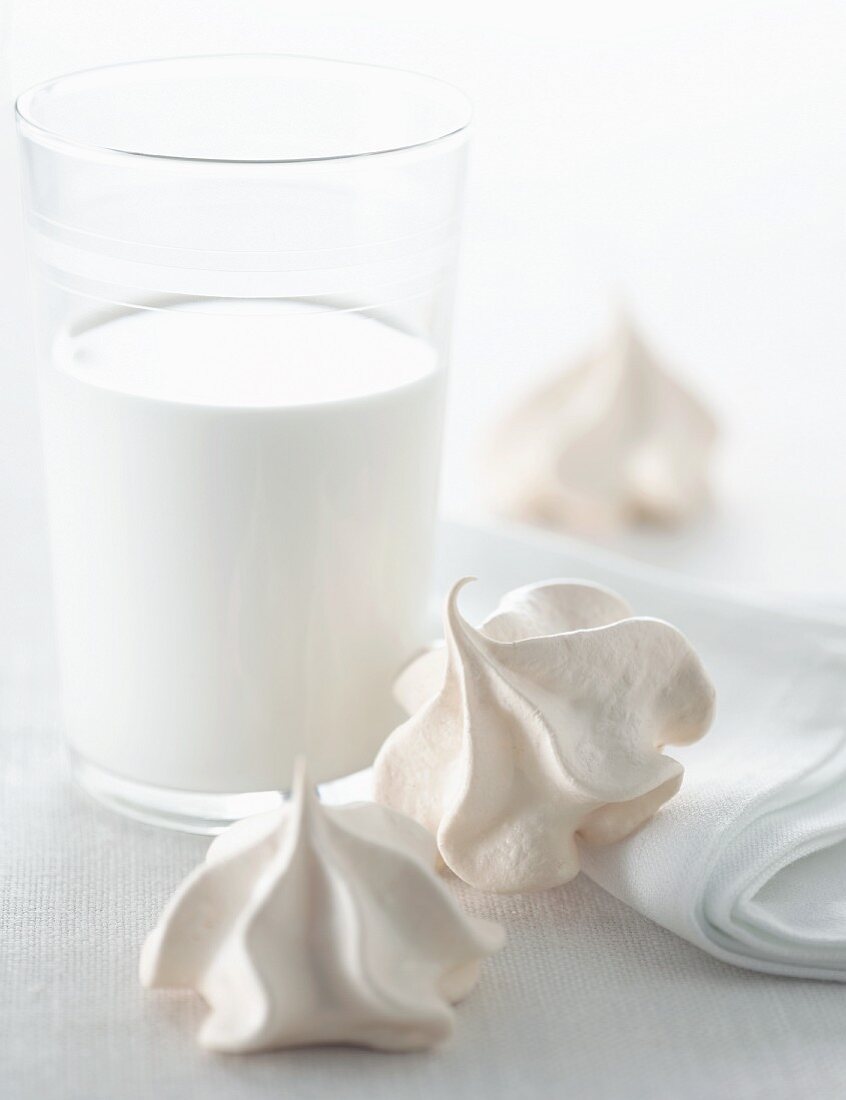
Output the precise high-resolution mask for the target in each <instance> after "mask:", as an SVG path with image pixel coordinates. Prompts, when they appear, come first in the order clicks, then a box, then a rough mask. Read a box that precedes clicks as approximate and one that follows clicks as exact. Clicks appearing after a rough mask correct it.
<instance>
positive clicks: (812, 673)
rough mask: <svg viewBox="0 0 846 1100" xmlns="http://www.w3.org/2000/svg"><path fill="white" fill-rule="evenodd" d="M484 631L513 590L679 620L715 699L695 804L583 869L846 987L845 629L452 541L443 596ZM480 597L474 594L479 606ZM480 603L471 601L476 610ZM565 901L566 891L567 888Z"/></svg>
mask: <svg viewBox="0 0 846 1100" xmlns="http://www.w3.org/2000/svg"><path fill="white" fill-rule="evenodd" d="M468 574H469V575H475V576H478V577H479V579H480V583H479V584H478V585H471V586H468V587H467V589H466V590H465V593H463V594H462V609H463V610H464V613H465V614H466V615H467V617H468V618H470V619H471V621H473V620H476V621H478V620H481V618H482V617H483V616H484V615H485V614H487V613H488V612H489V611H490V610H492V608H493V607H494V606H495V604H496V603H497V601H498V599H499V597H500V596H501V595H502V593H504V592H505V591H507V590H508V589H510V588H514V587H517V586H518V585H522V584H526V583H529V582H530V581H537V580H542V579H545V578H552V577H562V578H563V577H569V578H577V577H580V578H587V579H589V580H592V581H598V582H600V583H602V584H606V585H608V586H610V587H611V588H613V589H615V590H617V591H618V592H620V594H621V595H623V596H625V598H626V599H628V600H629V601H630V603H631V604H632V605H633V607H634V610H635V613H636V614H643V615H654V616H656V617H659V618H663V619H667V620H668V621H669V622H672V623H673V624H674V625H676V626H678V627H679V628H680V629H681V630H683V631H684V632H685V633H686V634H687V636H688V637H689V638H690V640H691V642H692V643H693V644H694V645H695V646H696V648H697V650H698V651H699V653H700V656H701V657H702V659H703V661H704V663H705V666H706V668H707V669H708V671H709V673H710V675H711V677H712V679H713V680H714V683H715V684H716V687H717V718H716V721H715V723H714V727H713V729H712V730H711V732H710V733H709V734H708V735H707V736H706V737H705V738H704V739H703V740H702V741H701V742H699V743H698V744H696V745H693V746H690V747H688V748H684V749H676V748H670V749H669V752H670V753H671V755H673V756H676V757H677V758H678V759H679V760H681V762H682V763H683V764H684V766H685V769H686V773H685V781H684V785H683V786H682V790H681V792H680V793H679V794H678V795H677V796H676V797H675V798H674V799H673V800H672V801H671V802H670V803H668V804H667V805H666V806H665V807H663V809H662V810H661V811H660V812H659V813H658V815H657V816H656V817H655V818H654V819H653V820H652V821H651V822H650V823H649V824H647V825H646V826H645V827H644V828H643V829H642V830H641V831H640V832H639V833H637V834H635V835H634V836H632V837H630V838H629V839H628V840H626V841H623V842H622V843H620V844H616V845H612V846H610V847H607V848H591V847H588V846H587V845H582V856H583V868H584V870H585V872H586V873H587V874H588V875H589V876H590V877H591V878H592V879H594V880H595V881H596V882H597V883H599V884H600V885H601V886H603V887H604V888H605V889H606V890H608V891H609V892H610V893H612V894H614V895H615V896H616V897H618V898H620V899H621V900H622V901H624V902H626V903H627V904H629V905H631V906H632V907H633V908H635V909H637V910H639V911H640V912H641V913H643V914H644V915H645V916H648V917H650V918H651V919H652V920H654V921H657V922H658V923H659V924H662V925H664V927H666V928H669V929H671V930H672V931H673V932H676V933H677V934H678V935H680V936H683V937H684V938H685V939H687V940H690V941H691V942H692V943H694V944H696V945H698V946H699V947H701V948H703V949H704V950H705V951H708V952H709V953H710V954H712V955H715V956H717V957H718V958H721V959H724V960H726V961H728V962H731V963H735V964H737V965H739V966H744V967H748V968H750V969H753V970H763V971H768V972H770V973H775V974H785V975H793V976H801V977H814V978H831V979H836V980H839V981H846V622H840V621H837V619H836V618H832V619H825V618H822V617H820V616H819V615H818V614H817V615H811V614H808V615H803V614H797V613H795V612H794V611H790V612H782V611H777V610H773V609H771V608H768V607H764V606H756V605H754V604H751V603H748V602H744V601H741V600H739V599H735V598H733V597H731V596H728V595H726V594H724V593H721V592H719V591H714V590H712V589H710V588H706V587H704V586H698V585H695V584H693V583H690V582H687V581H685V580H684V579H682V578H679V577H676V576H673V575H671V574H667V573H663V572H659V571H657V570H651V569H648V568H646V567H641V566H639V565H636V564H634V563H630V562H628V561H626V560H624V559H621V558H616V557H614V556H612V555H608V554H602V553H599V552H598V551H595V550H594V549H592V548H588V547H586V546H584V545H583V544H580V543H577V542H575V541H573V540H568V539H563V538H559V537H557V536H545V535H534V534H529V535H524V534H522V533H520V534H516V533H514V532H513V531H512V532H511V533H506V532H503V531H501V530H499V531H493V530H487V531H485V530H482V529H474V528H468V527H459V526H455V525H451V526H449V527H448V529H447V531H446V535H445V539H444V543H443V547H442V553H441V561H440V566H439V588H440V589H441V590H443V589H445V588H446V586H447V585H448V584H449V583H450V582H452V581H453V580H455V579H456V578H457V577H459V576H462V575H468ZM474 589H475V592H474ZM465 595H466V599H465ZM564 889H566V887H564Z"/></svg>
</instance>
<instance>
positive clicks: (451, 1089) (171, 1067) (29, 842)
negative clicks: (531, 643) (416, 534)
mask: <svg viewBox="0 0 846 1100" xmlns="http://www.w3.org/2000/svg"><path fill="white" fill-rule="evenodd" d="M444 536H445V537H444V547H445V554H446V558H447V561H448V564H447V566H446V569H447V570H449V571H452V569H453V568H454V566H455V563H456V562H457V561H458V559H462V560H464V559H466V558H467V557H468V555H469V556H472V557H479V558H483V557H484V554H485V546H486V543H485V538H486V536H483V535H477V534H474V533H473V532H470V531H467V530H461V529H457V528H449V529H446V530H445V532H444ZM552 545H553V544H551V543H547V546H546V549H545V551H544V553H545V554H546V555H549V554H550V553H554V550H550V546H552ZM518 552H519V551H518V550H517V549H515V554H516V553H518ZM13 553H14V551H13V550H12V549H11V548H9V549H8V550H7V553H6V559H7V561H8V563H9V564H10V565H11V563H12V559H11V557H10V555H12V554H13ZM33 561H34V563H35V564H34V566H33V569H32V573H31V580H32V585H33V588H32V589H31V590H30V591H29V592H28V593H27V592H22V591H21V589H20V579H21V577H22V576H23V573H24V570H23V569H22V566H21V562H20V561H17V562H16V563H15V564H16V569H14V570H11V571H10V572H8V575H12V574H14V575H15V576H16V577H17V583H16V590H15V592H14V593H13V592H10V591H9V590H8V586H5V587H3V588H2V595H3V598H4V599H5V600H6V604H5V606H6V607H8V608H9V609H10V612H11V618H10V619H7V622H12V621H14V623H15V630H14V631H12V630H10V629H3V630H2V634H1V635H0V690H1V691H2V694H0V753H2V790H0V829H1V830H2V831H1V832H0V836H2V846H0V1095H2V1096H3V1097H7V1096H8V1097H9V1098H10V1100H11V1098H14V1100H17V1098H19V1097H20V1098H27V1100H29V1098H30V1097H38V1098H39V1100H57V1098H63V1100H64V1098H71V1097H72V1098H78V1100H134V1098H136V1097H137V1098H139V1100H140V1098H142V1097H143V1098H145V1100H147V1098H150V1097H155V1100H169V1098H173V1100H186V1098H187V1097H191V1096H202V1097H203V1098H204V1100H223V1098H232V1100H241V1098H252V1097H268V1098H270V1097H274V1098H276V1097H280V1096H291V1097H297V1098H300V1097H318V1096H320V1097H323V1096H333V1095H337V1096H343V1097H345V1098H346V1097H358V1096H361V1097H366V1098H367V1100H381V1098H384V1100H404V1098H406V1097H408V1098H417V1097H421V1098H422V1097H426V1098H429V1097H445V1098H447V1100H452V1098H456V1100H464V1098H475V1097H480V1098H481V1097H486V1098H495V1097H500V1096H501V1097H507V1098H509V1100H514V1098H520V1097H555V1096H569V1097H573V1098H577V1100H593V1098H618V1097H619V1098H627V1100H628V1098H640V1097H643V1098H652V1097H654V1098H656V1100H659V1098H660V1100H664V1098H672V1100H686V1098H691V1100H692V1098H703V1100H704V1098H709V1100H711V1098H713V1097H727V1098H731V1100H743V1098H752V1097H761V1098H764V1097H766V1098H767V1100H779V1098H785V1100H787V1098H791V1100H792V1098H805V1097H811V1096H813V1097H814V1100H827V1098H829V1097H830V1098H832V1100H833V1098H835V1097H842V1096H843V1095H846V1042H844V1038H843V1036H844V1033H846V991H844V989H843V987H842V986H836V985H833V984H829V983H825V982H813V981H796V980H789V979H780V978H771V977H766V976H762V975H758V974H753V973H750V972H747V971H742V970H738V969H735V968H733V967H731V966H728V965H726V964H723V963H720V962H717V961H715V960H714V959H712V958H710V957H708V956H706V955H704V954H703V953H702V952H700V951H698V950H697V949H696V948H694V947H692V946H691V945H689V944H688V943H686V942H684V941H682V940H680V939H678V938H677V937H676V936H674V935H673V934H672V933H670V932H667V931H665V930H664V929H662V928H659V927H658V926H656V925H654V924H652V923H651V922H649V921H648V920H646V919H644V918H643V917H641V916H639V915H638V914H637V913H635V912H633V911H632V910H630V909H627V908H626V907H625V906H624V905H622V904H621V903H620V902H618V901H616V900H615V899H614V898H612V897H610V895H608V894H606V893H604V892H603V891H602V890H601V889H600V888H598V887H597V886H594V885H593V884H592V883H591V882H589V881H587V880H586V879H585V878H584V876H582V877H580V878H579V879H577V880H576V881H575V882H573V883H571V884H569V885H568V886H565V887H562V888H561V889H558V890H553V891H549V892H547V893H544V894H538V895H533V896H527V897H503V898H496V897H488V896H483V895H479V894H474V893H473V892H472V891H466V892H464V893H463V895H462V898H463V902H464V904H466V906H467V908H468V909H470V910H472V911H474V912H477V913H479V914H483V915H485V916H489V917H493V918H495V919H497V920H499V921H501V922H502V923H503V924H504V925H505V926H506V928H507V931H508V937H509V938H508V943H507V946H506V948H505V950H504V951H503V952H502V953H501V954H500V955H499V956H498V957H496V958H495V959H493V960H491V961H490V962H489V963H487V964H486V966H485V970H484V973H483V977H482V981H481V982H480V984H479V986H478V988H477V990H476V991H475V992H474V993H473V994H472V995H471V997H470V998H469V999H468V1000H467V1001H466V1002H465V1003H464V1004H463V1005H461V1006H460V1007H459V1010H458V1019H459V1024H458V1029H457V1033H456V1035H455V1037H454V1039H453V1041H452V1042H451V1043H450V1044H449V1045H448V1046H446V1047H444V1048H442V1049H440V1050H437V1051H434V1052H431V1053H427V1054H420V1055H380V1054H373V1053H368V1052H364V1051H357V1050H341V1049H337V1050H310V1051H297V1052H284V1053H279V1054H273V1055H262V1056H258V1057H244V1058H239V1057H234V1058H233V1057H225V1056H215V1055H210V1054H208V1053H205V1052H202V1051H200V1050H199V1049H198V1048H197V1047H195V1045H194V1042H193V1032H194V1030H195V1029H196V1027H197V1024H198V1020H199V1019H200V1015H201V1013H202V1011H203V1010H202V1006H201V1005H200V1004H199V1002H198V1001H197V1000H196V999H195V998H193V997H191V996H188V995H183V994H176V993H174V994H168V993H164V994H162V993H157V994H151V993H148V992H144V991H142V990H141V988H140V987H139V985H138V982H137V978H136V964H137V957H138V949H139V946H140V943H141V940H142V938H143V936H144V934H145V933H146V931H147V930H148V929H149V928H150V926H151V924H152V922H153V921H154V919H155V917H156V914H157V913H158V911H159V909H160V907H161V905H162V903H163V902H164V900H165V899H166V898H167V896H168V895H169V894H170V892H171V891H172V889H173V887H174V886H175V885H176V883H177V882H178V881H179V880H180V879H181V878H182V876H183V875H184V874H185V873H186V872H187V871H188V870H189V869H190V868H191V867H192V866H193V865H194V864H195V863H196V862H197V860H198V859H199V857H200V856H201V854H202V852H203V850H204V847H205V843H206V842H205V841H203V840H201V839H197V838H194V837H188V836H181V835H176V834H169V833H166V832H161V831H158V830H156V829H152V828H147V827H144V826H141V825H137V824H134V823H132V822H130V821H125V820H123V819H121V818H119V817H116V816H114V815H112V814H110V813H108V812H107V811H105V810H102V809H100V808H99V807H98V806H96V805H94V804H93V803H91V802H89V801H88V800H87V799H86V798H85V796H83V795H81V794H80V793H78V792H77V791H76V790H75V789H74V788H72V787H71V785H70V784H69V782H68V779H67V776H66V773H65V770H64V764H63V759H62V755H61V750H60V746H59V739H58V732H57V729H58V722H57V716H56V700H55V691H54V687H53V682H54V678H53V675H52V672H51V665H50V661H49V657H48V650H47V648H46V643H45V638H44V635H43V632H42V631H43V628H44V625H45V623H46V614H45V615H42V614H41V613H40V611H38V608H39V607H40V606H41V590H40V587H39V586H43V576H42V571H41V565H42V560H41V558H40V557H39V555H38V554H35V555H34V556H33ZM450 562H451V563H452V564H449V563H450ZM0 564H2V563H0ZM544 564H545V565H546V564H548V563H547V562H546V561H545V562H544ZM560 571H562V572H563V571H566V559H565V558H564V557H563V555H562V566H561V570H560ZM24 608H29V614H26V615H24V614H23V609H24Z"/></svg>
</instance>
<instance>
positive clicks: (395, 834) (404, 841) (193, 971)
mask: <svg viewBox="0 0 846 1100" xmlns="http://www.w3.org/2000/svg"><path fill="white" fill-rule="evenodd" d="M436 858H437V852H436V847H435V843H434V841H433V840H432V837H431V836H430V835H429V834H428V833H427V832H426V831H425V830H424V829H422V828H421V827H420V826H419V825H418V824H417V823H416V822H414V821H411V820H409V819H408V818H407V817H405V816H403V815H402V814H400V813H397V812H395V811H393V810H391V809H388V808H386V807H384V806H379V805H376V804H375V803H370V802H366V803H365V802H362V803H354V804H350V805H344V806H323V805H321V803H320V802H319V800H318V798H317V795H316V792H315V791H314V790H313V788H312V787H311V786H310V785H309V783H308V782H307V779H306V776H305V769H304V766H302V765H300V767H299V769H298V774H297V778H296V783H295V789H294V792H293V795H292V799H291V801H290V802H288V803H286V805H285V806H283V807H282V808H281V809H279V810H274V811H271V812H270V813H266V814H260V815H258V816H256V817H253V818H247V819H245V820H244V821H241V822H238V823H237V824H235V825H233V826H231V827H230V828H229V829H228V830H227V831H226V832H224V833H222V834H221V835H220V836H219V837H218V838H217V839H216V840H215V841H214V842H213V843H212V845H211V847H210V848H209V851H208V854H207V857H206V861H205V863H204V864H203V865H201V866H200V867H199V868H197V870H195V871H194V872H193V873H192V874H191V875H190V876H189V877H188V878H187V879H186V880H185V882H184V883H183V884H182V885H181V887H180V888H179V889H178V890H177V892H176V894H175V895H174V897H173V898H172V899H171V901H170V902H169V903H168V905H167V906H166V908H165V910H164V912H163V914H162V916H161V918H160V920H159V922H158V925H157V926H156V928H155V929H154V930H153V931H152V932H151V933H150V935H149V937H148V938H147V941H146V943H145V944H144V947H143V950H142V954H141V966H140V976H141V982H142V984H143V985H145V986H155V987H159V986H177V987H181V988H188V989H193V990H195V991H196V992H198V993H199V994H201V995H202V997H203V998H204V999H205V1001H206V1002H207V1003H208V1005H209V1009H210V1011H209V1014H208V1016H207V1017H206V1019H205V1021H204V1023H203V1025H202V1028H201V1030H200V1032H199V1036H198V1039H199V1042H200V1043H201V1045H202V1046H205V1047H208V1048H210V1049H212V1050H218V1051H230V1052H235V1051H241V1052H243V1051H259V1050H269V1049H274V1048H277V1047H287V1046H301V1045H309V1044H316V1043H344V1044H355V1045H361V1046H366V1047H372V1048H377V1049H384V1050H416V1049H421V1048H424V1047H428V1046H431V1045H433V1044H434V1043H437V1042H439V1041H441V1040H443V1039H445V1038H447V1037H448V1036H449V1035H450V1034H451V1032H452V1030H453V1017H454V1013H453V1010H452V1008H451V1004H453V1003H454V1002H456V1001H458V1000H460V999H461V998H462V997H464V996H465V995H466V994H467V993H469V992H470V990H471V989H472V988H473V986H474V985H475V983H476V980H477V977H478V972H479V961H480V959H481V958H483V957H484V956H486V955H490V954H492V953H493V952H495V951H497V950H498V949H499V948H500V947H501V946H502V942H503V933H502V930H501V929H500V927H499V926H498V925H496V924H493V923H492V922H489V921H483V920H478V919H475V918H471V917H469V916H467V915H465V914H464V913H463V912H462V911H461V909H460V908H459V907H458V905H457V904H456V902H455V901H454V899H453V898H452V895H451V894H450V893H449V890H448V889H447V887H446V886H445V884H444V883H443V881H442V880H441V879H440V878H439V877H438V875H437V874H436V873H435V871H434V863H435V860H436Z"/></svg>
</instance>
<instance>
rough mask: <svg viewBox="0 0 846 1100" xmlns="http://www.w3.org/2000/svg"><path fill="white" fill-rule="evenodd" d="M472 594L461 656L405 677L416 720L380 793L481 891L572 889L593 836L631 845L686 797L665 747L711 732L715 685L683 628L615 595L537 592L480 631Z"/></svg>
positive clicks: (382, 771)
mask: <svg viewBox="0 0 846 1100" xmlns="http://www.w3.org/2000/svg"><path fill="white" fill-rule="evenodd" d="M466 583H467V581H466V580H463V581H459V582H458V583H457V584H456V585H455V586H454V587H453V589H452V591H451V592H450V594H449V596H448V598H447V601H446V607H445V611H444V634H445V638H446V646H445V647H441V648H439V649H434V650H430V651H429V652H428V653H425V654H423V655H422V656H421V657H419V658H417V660H416V661H413V662H412V664H411V665H410V666H409V667H408V668H407V669H406V670H405V671H404V672H403V673H402V674H401V676H400V677H399V679H398V681H397V685H396V694H397V697H398V699H399V701H400V703H401V704H402V705H403V706H404V707H405V708H406V709H407V710H408V711H409V712H410V713H411V717H410V718H409V719H408V721H406V722H405V723H404V724H403V725H401V726H399V727H398V728H397V729H395V730H394V732H393V733H392V734H391V735H390V736H389V737H388V739H387V741H386V742H385V743H384V745H383V746H382V748H381V750H380V752H379V755H378V756H377V758H376V763H375V766H374V797H375V798H376V799H377V800H378V801H380V802H382V803H384V804H385V805H386V806H391V807H393V808H394V809H397V810H401V811H402V812H403V813H406V814H408V815H410V816H411V817H413V818H414V819H415V820H416V821H419V822H420V824H421V825H424V826H425V827H426V828H427V829H428V830H429V831H430V832H431V833H433V834H434V835H435V836H436V838H437V843H438V849H439V851H440V853H441V857H442V859H443V861H444V863H446V865H447V866H448V867H449V868H451V870H452V871H454V872H455V874H456V875H458V876H459V878H462V879H463V880H464V881H465V882H467V883H469V884H470V885H471V886H475V887H477V888H478V889H481V890H492V891H498V892H501V893H514V892H518V891H528V890H541V889H545V888H546V887H550V886H557V885H559V884H560V883H563V882H567V881H568V880H569V879H571V878H573V876H574V875H575V874H577V872H578V870H579V854H578V848H577V845H576V838H577V837H578V838H579V839H581V840H583V841H585V842H586V843H588V844H609V843H612V842H614V841H617V840H621V839H622V838H623V837H626V836H628V835H629V834H630V833H632V832H633V831H634V830H635V829H637V828H638V827H639V826H640V825H642V824H643V823H644V822H645V821H647V820H648V819H649V818H650V817H651V816H652V815H653V814H654V813H655V812H656V811H657V810H658V809H659V807H660V806H661V805H663V803H664V802H666V801H667V800H668V799H669V798H671V797H672V796H673V795H674V794H675V793H676V791H678V789H679V787H680V786H681V781H682V775H683V768H682V766H681V765H680V764H679V763H678V762H677V761H675V760H673V759H671V758H670V757H668V756H664V755H663V753H662V752H661V749H662V747H663V746H664V745H669V744H672V745H685V744H688V743H690V742H692V741H696V740H697V739H698V738H700V737H702V736H703V734H704V733H705V732H706V731H707V730H708V727H709V726H710V724H711V720H712V717H713V711H714V689H713V687H712V685H711V682H710V681H709V679H708V676H707V675H706V673H705V671H704V669H703V668H702V665H701V663H700V661H699V658H698V657H697V655H696V653H695V652H694V650H693V648H692V647H691V645H690V644H689V642H688V641H687V640H686V639H685V637H684V636H683V635H682V634H681V633H680V632H679V631H678V630H676V629H675V627H672V626H670V625H669V624H668V623H665V622H661V621H659V620H657V619H646V618H632V616H631V610H630V608H629V607H628V605H627V604H626V603H625V601H624V600H622V599H621V598H620V597H619V596H617V595H615V594H614V593H613V592H609V591H608V590H606V589H603V588H600V587H598V586H596V585H591V584H582V583H576V582H568V581H547V582H544V583H542V584H537V585H530V586H528V587H526V588H521V589H517V590H516V591H514V592H511V593H509V594H508V595H507V596H506V597H505V598H504V600H503V601H502V603H501V605H500V607H499V609H498V610H497V612H496V613H495V614H494V615H493V616H491V618H489V619H488V620H487V621H486V622H485V623H483V624H482V626H481V627H480V628H479V629H474V628H473V627H471V626H470V625H469V624H468V623H467V622H466V621H465V619H464V618H463V617H462V615H461V613H460V612H459V610H458V607H457V595H458V592H459V590H460V589H461V587H462V586H463V585H464V584H466Z"/></svg>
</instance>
